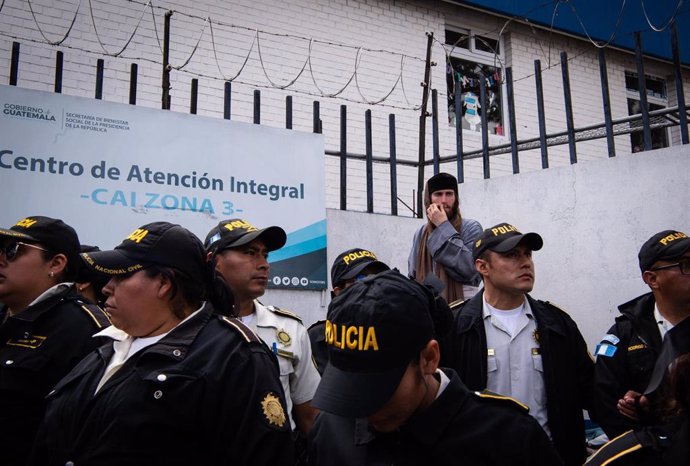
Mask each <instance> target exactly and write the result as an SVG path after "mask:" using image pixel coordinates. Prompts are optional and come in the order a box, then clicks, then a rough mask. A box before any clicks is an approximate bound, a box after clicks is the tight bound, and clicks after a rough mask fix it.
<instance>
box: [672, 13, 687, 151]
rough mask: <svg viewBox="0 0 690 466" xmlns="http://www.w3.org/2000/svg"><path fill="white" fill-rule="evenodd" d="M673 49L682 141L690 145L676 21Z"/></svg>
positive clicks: (673, 33)
mask: <svg viewBox="0 0 690 466" xmlns="http://www.w3.org/2000/svg"><path fill="white" fill-rule="evenodd" d="M671 49H672V51H673V71H674V75H675V77H676V96H677V99H678V116H679V119H680V140H681V142H682V143H683V144H688V115H687V113H686V112H685V94H684V93H683V75H682V74H681V71H680V48H679V47H678V30H677V29H676V21H675V20H673V23H672V24H671Z"/></svg>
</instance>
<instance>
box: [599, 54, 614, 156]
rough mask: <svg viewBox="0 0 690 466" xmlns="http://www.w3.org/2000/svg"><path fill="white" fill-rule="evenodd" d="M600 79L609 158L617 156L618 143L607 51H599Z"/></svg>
mask: <svg viewBox="0 0 690 466" xmlns="http://www.w3.org/2000/svg"><path fill="white" fill-rule="evenodd" d="M599 79H600V81H601V98H602V100H603V104H604V123H605V124H606V145H607V146H608V150H609V157H615V156H616V143H615V141H614V140H613V119H612V118H611V97H610V95H609V72H608V68H607V67H606V49H604V48H603V47H602V48H600V49H599Z"/></svg>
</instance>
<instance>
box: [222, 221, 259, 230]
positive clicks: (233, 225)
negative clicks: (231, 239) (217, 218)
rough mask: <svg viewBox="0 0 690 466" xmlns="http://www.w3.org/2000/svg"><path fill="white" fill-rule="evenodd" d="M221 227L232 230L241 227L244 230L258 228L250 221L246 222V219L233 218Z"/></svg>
mask: <svg viewBox="0 0 690 466" xmlns="http://www.w3.org/2000/svg"><path fill="white" fill-rule="evenodd" d="M223 228H225V229H226V230H228V231H233V230H235V229H238V228H239V229H241V230H245V231H257V230H258V228H256V227H255V226H254V225H252V224H251V223H249V222H247V221H246V220H234V221H232V222H228V223H226V224H225V225H223Z"/></svg>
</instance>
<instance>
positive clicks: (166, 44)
mask: <svg viewBox="0 0 690 466" xmlns="http://www.w3.org/2000/svg"><path fill="white" fill-rule="evenodd" d="M172 14H173V12H172V11H166V12H165V27H164V29H163V95H162V96H161V108H162V109H163V110H170V104H171V98H170V71H171V70H172V66H170V17H171V16H172Z"/></svg>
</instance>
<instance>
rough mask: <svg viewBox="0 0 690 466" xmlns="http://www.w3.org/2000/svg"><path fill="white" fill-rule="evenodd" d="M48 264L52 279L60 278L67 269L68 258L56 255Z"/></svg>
mask: <svg viewBox="0 0 690 466" xmlns="http://www.w3.org/2000/svg"><path fill="white" fill-rule="evenodd" d="M48 262H49V266H50V276H51V277H59V276H60V274H61V273H62V271H63V270H65V269H66V268H67V256H65V255H64V254H61V253H60V254H55V255H54V256H53V257H51V258H50V260H49V261H48Z"/></svg>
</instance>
